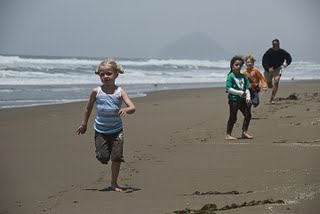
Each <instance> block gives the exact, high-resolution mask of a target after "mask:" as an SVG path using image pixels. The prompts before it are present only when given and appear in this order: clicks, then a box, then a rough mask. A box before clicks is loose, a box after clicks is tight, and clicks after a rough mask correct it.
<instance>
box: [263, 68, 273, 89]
mask: <svg viewBox="0 0 320 214" xmlns="http://www.w3.org/2000/svg"><path fill="white" fill-rule="evenodd" d="M264 78H265V79H266V82H267V85H268V88H273V84H272V78H273V76H272V73H271V72H268V71H265V72H264Z"/></svg>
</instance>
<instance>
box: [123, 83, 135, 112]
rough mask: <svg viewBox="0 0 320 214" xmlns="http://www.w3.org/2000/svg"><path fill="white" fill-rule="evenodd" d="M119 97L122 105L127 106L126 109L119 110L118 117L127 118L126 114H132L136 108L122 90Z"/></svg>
mask: <svg viewBox="0 0 320 214" xmlns="http://www.w3.org/2000/svg"><path fill="white" fill-rule="evenodd" d="M121 97H122V100H123V101H124V103H125V104H126V105H127V107H126V108H122V109H120V111H119V115H120V116H122V117H125V116H127V114H133V113H134V112H135V111H136V107H135V105H134V104H133V102H132V101H131V99H130V98H129V96H128V94H127V92H126V91H125V90H123V89H122V90H121Z"/></svg>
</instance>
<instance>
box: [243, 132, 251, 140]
mask: <svg viewBox="0 0 320 214" xmlns="http://www.w3.org/2000/svg"><path fill="white" fill-rule="evenodd" d="M242 138H246V139H252V138H253V136H251V135H249V134H248V133H247V132H242Z"/></svg>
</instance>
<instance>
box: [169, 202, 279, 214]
mask: <svg viewBox="0 0 320 214" xmlns="http://www.w3.org/2000/svg"><path fill="white" fill-rule="evenodd" d="M264 204H285V202H284V200H274V199H273V198H269V199H265V200H257V201H256V200H252V201H249V202H246V201H245V202H243V203H242V204H235V203H232V204H230V205H225V206H223V207H221V208H217V205H216V204H213V203H212V204H211V203H209V204H205V205H204V206H203V207H202V208H201V209H189V208H186V209H184V210H176V211H174V212H173V213H178V214H214V213H216V212H215V211H224V210H231V209H237V208H242V207H252V206H258V205H264Z"/></svg>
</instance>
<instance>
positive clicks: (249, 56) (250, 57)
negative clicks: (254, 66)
mask: <svg viewBox="0 0 320 214" xmlns="http://www.w3.org/2000/svg"><path fill="white" fill-rule="evenodd" d="M248 59H250V61H252V62H255V61H256V59H255V58H254V57H253V55H252V54H249V55H248V56H246V58H245V60H246V61H247V60H248Z"/></svg>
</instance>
